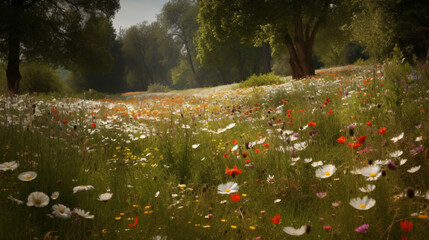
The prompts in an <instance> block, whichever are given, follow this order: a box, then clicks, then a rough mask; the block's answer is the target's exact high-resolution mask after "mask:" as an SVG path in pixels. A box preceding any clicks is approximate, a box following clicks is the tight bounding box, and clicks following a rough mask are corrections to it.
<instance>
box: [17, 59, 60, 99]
mask: <svg viewBox="0 0 429 240" xmlns="http://www.w3.org/2000/svg"><path fill="white" fill-rule="evenodd" d="M21 74H22V79H21V82H20V92H30V93H32V92H43V93H49V92H63V91H64V90H65V84H64V83H62V82H61V78H60V75H59V73H58V72H57V71H55V70H54V69H52V67H50V66H49V65H45V64H41V63H27V64H23V65H22V68H21Z"/></svg>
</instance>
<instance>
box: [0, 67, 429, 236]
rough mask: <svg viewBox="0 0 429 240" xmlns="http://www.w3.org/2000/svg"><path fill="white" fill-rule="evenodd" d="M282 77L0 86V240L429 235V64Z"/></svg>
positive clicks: (357, 68)
mask: <svg viewBox="0 0 429 240" xmlns="http://www.w3.org/2000/svg"><path fill="white" fill-rule="evenodd" d="M402 70H403V71H402ZM283 80H284V83H283V84H279V85H274V84H272V85H267V86H260V87H249V88H238V87H236V88H234V89H228V90H220V91H210V90H209V91H194V92H186V91H184V92H180V91H178V92H173V93H168V94H152V95H151V94H144V95H129V96H122V95H112V96H109V95H102V96H98V95H97V96H93V95H91V94H90V93H88V94H86V95H80V96H79V97H78V96H75V97H74V96H68V97H60V96H53V95H38V94H27V95H16V96H13V97H11V96H6V95H3V96H1V97H0V239H295V238H296V239H298V238H299V239H429V205H428V203H429V178H428V174H429V162H428V156H427V154H428V141H429V140H428V132H429V119H428V112H429V104H428V103H429V98H428V97H429V82H428V81H429V78H428V67H427V66H420V67H415V68H411V67H409V66H407V67H405V66H404V65H403V64H401V63H396V62H390V63H389V62H388V63H386V64H384V65H379V66H366V67H350V68H347V69H345V70H344V71H336V72H333V71H324V72H323V71H322V72H319V74H317V75H315V76H313V77H310V78H306V79H301V80H291V79H283Z"/></svg>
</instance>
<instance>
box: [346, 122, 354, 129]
mask: <svg viewBox="0 0 429 240" xmlns="http://www.w3.org/2000/svg"><path fill="white" fill-rule="evenodd" d="M355 127H356V124H354V123H352V124H350V125H348V126H347V128H348V129H354V128H355Z"/></svg>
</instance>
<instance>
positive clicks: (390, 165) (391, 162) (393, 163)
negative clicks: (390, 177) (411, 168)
mask: <svg viewBox="0 0 429 240" xmlns="http://www.w3.org/2000/svg"><path fill="white" fill-rule="evenodd" d="M387 167H388V168H389V169H390V170H395V169H397V168H398V165H396V164H395V162H393V161H392V160H390V159H389V162H388V163H387Z"/></svg>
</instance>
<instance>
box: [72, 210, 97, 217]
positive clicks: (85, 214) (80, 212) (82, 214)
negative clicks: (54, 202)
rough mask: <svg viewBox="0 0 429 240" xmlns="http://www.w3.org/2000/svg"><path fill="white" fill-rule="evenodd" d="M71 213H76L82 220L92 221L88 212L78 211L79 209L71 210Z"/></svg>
mask: <svg viewBox="0 0 429 240" xmlns="http://www.w3.org/2000/svg"><path fill="white" fill-rule="evenodd" d="M73 212H74V213H76V214H77V215H79V216H81V217H83V218H86V219H93V218H94V215H89V214H90V212H85V211H84V210H82V209H79V208H75V209H73Z"/></svg>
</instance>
